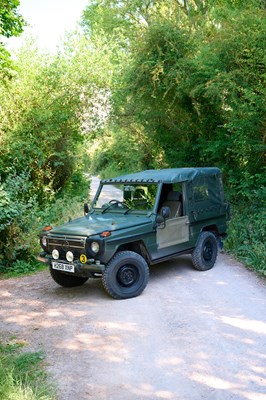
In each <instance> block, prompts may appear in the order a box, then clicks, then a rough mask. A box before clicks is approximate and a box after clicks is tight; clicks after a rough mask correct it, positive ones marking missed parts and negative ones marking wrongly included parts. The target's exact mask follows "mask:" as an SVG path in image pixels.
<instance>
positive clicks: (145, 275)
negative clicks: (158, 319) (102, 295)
mask: <svg viewBox="0 0 266 400" xmlns="http://www.w3.org/2000/svg"><path fill="white" fill-rule="evenodd" d="M148 279H149V267H148V264H147V262H146V261H145V260H144V258H143V257H142V256H141V255H140V254H138V253H135V252H133V251H121V252H119V253H117V254H116V255H115V256H114V257H113V258H112V259H111V261H110V262H109V263H108V264H107V266H106V269H105V271H104V273H103V276H102V282H103V286H104V288H105V290H106V292H107V293H109V294H110V296H112V297H113V298H114V299H128V298H131V297H136V296H138V295H140V294H141V293H142V292H143V290H144V289H145V287H146V285H147V283H148Z"/></svg>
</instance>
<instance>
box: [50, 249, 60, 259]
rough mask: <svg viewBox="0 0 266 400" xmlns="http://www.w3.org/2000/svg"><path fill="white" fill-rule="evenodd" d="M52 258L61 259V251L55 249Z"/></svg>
mask: <svg viewBox="0 0 266 400" xmlns="http://www.w3.org/2000/svg"><path fill="white" fill-rule="evenodd" d="M52 257H53V259H54V260H58V258H59V251H58V250H56V249H53V251H52Z"/></svg>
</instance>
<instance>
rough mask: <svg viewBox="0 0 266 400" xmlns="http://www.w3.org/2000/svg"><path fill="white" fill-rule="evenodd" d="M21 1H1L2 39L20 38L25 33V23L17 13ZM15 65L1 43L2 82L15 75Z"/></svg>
mask: <svg viewBox="0 0 266 400" xmlns="http://www.w3.org/2000/svg"><path fill="white" fill-rule="evenodd" d="M19 4H20V1H19V0H1V6H0V38H1V36H2V37H6V38H9V37H11V36H18V35H20V34H21V33H22V31H23V26H24V25H25V21H24V19H23V18H22V16H21V15H20V14H19V13H18V12H17V7H18V6H19ZM13 69H14V65H13V63H12V61H11V60H10V54H9V52H8V51H7V50H6V49H5V47H4V45H3V43H2V42H1V41H0V82H1V80H5V79H6V78H10V77H11V76H12V74H13Z"/></svg>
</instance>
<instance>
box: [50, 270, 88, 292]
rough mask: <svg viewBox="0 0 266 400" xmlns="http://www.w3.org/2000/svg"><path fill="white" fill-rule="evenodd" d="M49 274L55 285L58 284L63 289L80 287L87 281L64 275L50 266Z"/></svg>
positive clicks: (78, 277) (79, 277)
mask: <svg viewBox="0 0 266 400" xmlns="http://www.w3.org/2000/svg"><path fill="white" fill-rule="evenodd" d="M50 274H51V277H52V278H53V280H54V281H55V282H56V283H58V285H60V286H64V287H75V286H81V285H83V283H85V282H86V281H87V280H88V279H89V278H83V277H81V276H72V275H67V274H64V273H62V272H60V271H57V270H56V269H53V268H52V267H51V266H50Z"/></svg>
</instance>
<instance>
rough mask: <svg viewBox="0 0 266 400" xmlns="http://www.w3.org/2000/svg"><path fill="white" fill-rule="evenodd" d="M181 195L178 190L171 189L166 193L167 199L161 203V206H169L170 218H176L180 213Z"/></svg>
mask: <svg viewBox="0 0 266 400" xmlns="http://www.w3.org/2000/svg"><path fill="white" fill-rule="evenodd" d="M181 196H182V195H181V193H180V192H174V191H171V192H169V193H168V195H167V199H166V201H165V202H164V203H163V205H162V207H169V209H170V217H169V218H170V219H172V218H177V217H180V216H181V215H182V203H181Z"/></svg>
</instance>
